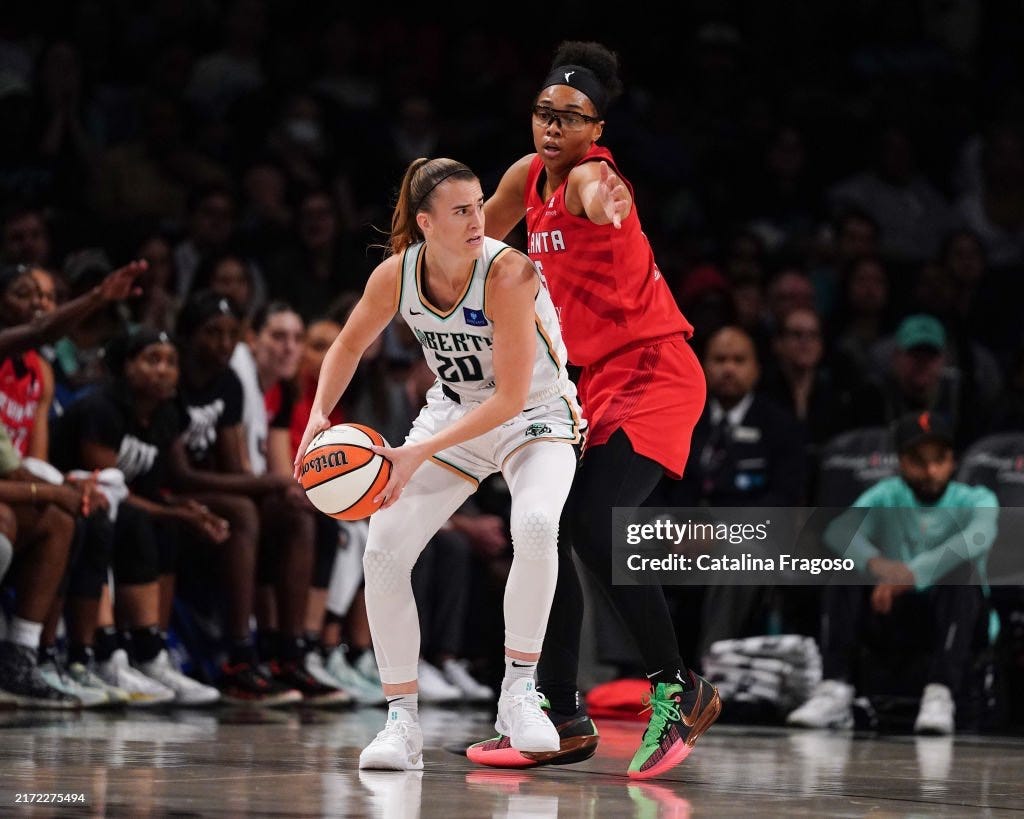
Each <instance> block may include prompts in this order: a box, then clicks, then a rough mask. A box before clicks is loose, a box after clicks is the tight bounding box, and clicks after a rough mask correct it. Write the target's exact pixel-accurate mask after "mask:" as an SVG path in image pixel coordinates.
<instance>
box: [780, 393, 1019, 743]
mask: <svg viewBox="0 0 1024 819" xmlns="http://www.w3.org/2000/svg"><path fill="white" fill-rule="evenodd" d="M895 439H896V447H897V450H898V453H899V469H900V472H899V475H898V476H894V477H891V478H886V479H884V480H882V481H879V482H878V483H877V484H875V485H874V486H872V487H871V488H869V489H868V490H867V491H865V492H864V493H863V494H862V495H861V496H860V497H859V498H858V499H857V500H856V501H855V502H854V504H853V509H854V510H862V509H866V510H869V511H868V512H867V513H866V514H864V513H863V512H859V511H851V512H848V513H844V514H843V515H840V516H839V517H838V518H836V519H835V520H833V521H832V522H831V523H830V524H829V527H828V528H827V529H826V531H825V542H826V545H827V546H828V547H829V549H831V550H832V551H834V552H836V553H837V554H840V555H842V556H844V557H850V558H852V559H853V560H854V562H855V563H856V565H857V567H858V568H859V569H860V570H861V572H864V573H865V575H866V577H867V578H869V579H868V580H867V583H866V585H856V586H849V585H844V586H839V585H828V586H826V587H825V588H824V591H823V603H822V605H823V614H824V616H823V618H822V623H823V625H824V629H825V630H824V632H823V633H822V635H821V644H822V654H823V679H822V682H821V683H820V684H819V685H818V687H817V688H816V689H815V691H814V693H813V694H812V696H811V697H810V699H808V700H807V702H805V703H804V704H803V705H801V706H800V707H799V708H797V709H796V710H795V711H793V712H792V713H790V714H789V716H788V717H787V722H788V723H789V724H790V725H797V726H803V727H808V728H830V727H831V728H851V727H853V712H852V707H851V706H852V703H853V698H854V695H855V691H856V683H857V680H858V669H857V668H856V667H855V664H854V658H855V657H856V656H857V654H858V648H859V646H860V645H861V640H862V635H864V634H866V633H868V632H871V633H874V634H880V633H889V634H893V633H900V634H901V635H906V633H907V632H908V630H911V629H913V630H914V631H912V633H913V634H915V635H916V637H915V638H914V642H915V643H917V644H919V645H924V646H927V647H928V652H929V666H928V672H927V680H926V685H925V688H924V695H923V697H922V699H921V705H920V709H919V711H918V714H917V719H916V721H915V723H914V730H915V731H916V732H918V733H928V734H951V733H953V730H954V726H955V710H956V706H955V700H956V696H957V694H958V693H959V691H960V690H961V687H962V685H963V682H964V677H965V675H966V672H967V669H968V667H969V663H970V649H971V641H972V639H973V637H974V634H975V631H976V627H977V625H978V622H979V617H980V616H981V612H982V610H983V603H984V591H983V590H984V589H985V588H986V587H985V578H986V575H985V563H986V559H987V555H988V551H989V549H990V547H991V545H992V541H993V540H994V538H995V533H996V522H997V516H998V506H999V503H998V501H997V499H996V496H995V494H994V493H993V492H992V491H991V490H990V489H987V488H985V487H983V486H968V485H966V484H962V483H959V482H957V481H954V480H953V479H952V478H953V474H954V470H955V460H954V456H953V433H952V430H951V428H950V427H949V426H948V424H947V423H946V422H945V421H944V420H943V418H942V416H940V415H938V414H934V413H928V412H925V413H911V414H908V415H905V416H903V417H901V418H900V420H899V422H898V424H897V426H896V432H895ZM940 510H941V511H940Z"/></svg>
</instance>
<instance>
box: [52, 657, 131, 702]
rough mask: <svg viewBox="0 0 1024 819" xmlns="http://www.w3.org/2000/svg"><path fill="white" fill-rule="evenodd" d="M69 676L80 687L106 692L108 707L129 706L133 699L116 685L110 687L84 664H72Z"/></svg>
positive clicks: (69, 668)
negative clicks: (129, 701) (130, 700)
mask: <svg viewBox="0 0 1024 819" xmlns="http://www.w3.org/2000/svg"><path fill="white" fill-rule="evenodd" d="M67 675H68V676H69V677H71V679H73V680H74V681H75V682H77V683H78V684H79V685H82V686H85V687H88V688H98V689H101V690H102V691H104V692H106V695H107V704H108V705H127V703H128V700H129V699H131V697H129V696H128V692H127V691H125V690H123V689H121V688H118V687H117V686H116V685H108V684H107V683H106V682H104V680H103V679H102V678H101V677H100V676H99V674H97V673H96V672H95V671H93V670H92V669H91V668H90V667H89V666H87V665H85V664H83V663H71V664H70V665H69V666H68V667H67Z"/></svg>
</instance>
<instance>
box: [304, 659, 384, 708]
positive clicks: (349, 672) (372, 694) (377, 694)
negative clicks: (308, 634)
mask: <svg viewBox="0 0 1024 819" xmlns="http://www.w3.org/2000/svg"><path fill="white" fill-rule="evenodd" d="M317 664H319V665H322V666H323V668H324V671H326V672H327V673H328V674H329V675H330V676H331V678H332V680H333V681H334V684H335V685H340V686H341V688H342V690H343V691H348V693H349V694H351V695H352V699H353V700H355V702H356V704H357V705H383V704H384V702H385V697H384V689H383V688H381V687H380V685H379V684H377V685H374V684H373V683H372V682H370V681H369V680H368V679H366V677H364V676H363V675H362V674H360V673H359V672H358V671H356V670H355V668H353V667H352V664H351V663H350V662H349V661H348V657H347V656H345V649H344V648H342V647H341V646H337V647H336V648H335V649H334V650H333V651H331V653H330V654H329V655H328V657H327V662H326V663H325V662H324V661H323V659H322V658H321V657H320V655H319V654H317V653H316V652H315V651H314V652H310V653H309V654H307V655H306V669H307V670H308V671H309V673H310V674H313V670H312V668H311V666H316V665H317ZM314 676H315V675H314Z"/></svg>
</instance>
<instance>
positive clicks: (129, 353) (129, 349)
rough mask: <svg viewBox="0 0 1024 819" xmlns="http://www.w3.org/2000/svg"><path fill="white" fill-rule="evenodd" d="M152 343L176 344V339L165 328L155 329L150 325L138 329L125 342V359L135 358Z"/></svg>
mask: <svg viewBox="0 0 1024 819" xmlns="http://www.w3.org/2000/svg"><path fill="white" fill-rule="evenodd" d="M151 344H174V339H172V338H171V335H170V333H165V332H164V331H163V330H153V329H150V328H148V327H146V328H143V329H140V330H137V331H136V332H134V333H132V334H131V336H129V338H128V342H127V343H126V344H125V351H124V357H125V360H128V359H130V358H135V356H137V355H138V354H139V353H141V352H142V351H143V350H145V349H146V348H147V347H149V346H150V345H151Z"/></svg>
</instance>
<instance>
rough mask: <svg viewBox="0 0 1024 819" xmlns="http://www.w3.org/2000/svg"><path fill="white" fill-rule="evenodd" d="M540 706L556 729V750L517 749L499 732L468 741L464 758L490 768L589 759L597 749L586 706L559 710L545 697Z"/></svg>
mask: <svg viewBox="0 0 1024 819" xmlns="http://www.w3.org/2000/svg"><path fill="white" fill-rule="evenodd" d="M541 708H543V709H544V711H545V712H546V713H547V715H548V719H550V720H551V722H552V723H554V726H555V728H556V729H557V731H558V737H559V740H560V742H561V747H560V748H559V749H558V750H557V751H517V750H516V749H515V748H513V747H512V743H511V741H510V740H509V738H508V737H506V736H503V735H501V734H499V735H498V736H496V737H493V738H492V739H485V740H484V741H483V742H477V743H475V744H474V745H470V746H469V747H468V748H467V749H466V758H467V759H469V761H470V762H475V763H476V764H477V765H488V766H490V767H491V768H536V767H537V766H539V765H571V764H572V763H574V762H582V761H583V760H584V759H590V757H592V756H593V755H594V754H595V753H597V743H598V742H599V741H600V738H599V737H598V734H597V726H596V725H594V721H593V720H592V719H591V718H590V715H589V714H587V709H586V707H584V706H583V705H581V706H580V707H579V708H577V709H576V711H575V712H574V713H572V714H559V713H557V712H555V711H552V710H551V703H550V702H548V700H547V698H545V699H544V701H543V702H542V703H541Z"/></svg>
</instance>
